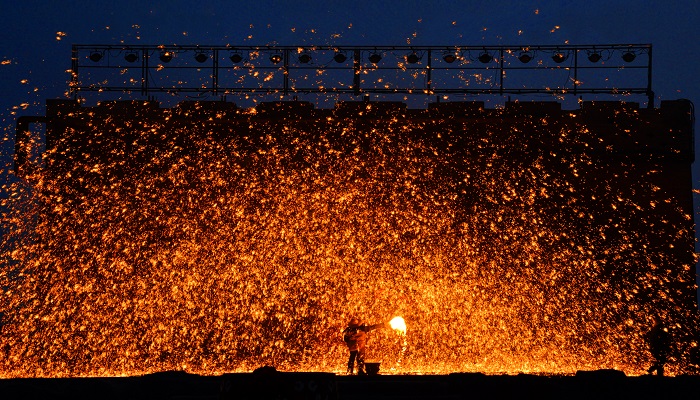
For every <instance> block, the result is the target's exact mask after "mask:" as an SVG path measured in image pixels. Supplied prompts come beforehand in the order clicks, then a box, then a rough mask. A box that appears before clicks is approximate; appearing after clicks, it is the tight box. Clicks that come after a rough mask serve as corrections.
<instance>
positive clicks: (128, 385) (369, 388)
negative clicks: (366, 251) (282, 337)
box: [0, 370, 700, 400]
mask: <svg viewBox="0 0 700 400" xmlns="http://www.w3.org/2000/svg"><path fill="white" fill-rule="evenodd" d="M699 394H700V376H677V377H657V376H639V377H627V376H625V375H624V373H622V372H619V371H612V370H600V371H586V372H579V373H577V374H576V375H575V376H536V375H523V374H521V375H491V376H487V375H484V374H480V373H455V374H449V375H376V376H363V377H358V376H343V375H338V376H336V375H335V374H331V373H282V372H274V371H272V372H269V373H268V372H261V373H245V374H226V375H223V376H199V375H191V374H187V373H184V372H163V373H156V374H151V375H146V376H140V377H128V378H64V379H6V380H0V399H8V400H9V399H12V400H14V399H23V400H24V399H41V400H45V399H59V400H62V399H71V400H74V399H75V400H77V399H115V400H116V399H133V400H141V399H143V400H146V399H148V400H151V399H169V400H198V399H201V400H204V399H207V400H211V399H222V400H225V399H231V400H234V399H236V400H238V399H241V400H244V399H279V400H282V399H290V400H291V399H338V400H340V399H362V400H374V399H472V398H473V399H635V400H637V399H683V398H685V399H697V398H698V395H699Z"/></svg>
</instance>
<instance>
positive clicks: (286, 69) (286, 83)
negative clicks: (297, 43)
mask: <svg viewBox="0 0 700 400" xmlns="http://www.w3.org/2000/svg"><path fill="white" fill-rule="evenodd" d="M283 56H284V89H283V94H284V95H285V96H286V95H287V94H289V49H284V53H283Z"/></svg>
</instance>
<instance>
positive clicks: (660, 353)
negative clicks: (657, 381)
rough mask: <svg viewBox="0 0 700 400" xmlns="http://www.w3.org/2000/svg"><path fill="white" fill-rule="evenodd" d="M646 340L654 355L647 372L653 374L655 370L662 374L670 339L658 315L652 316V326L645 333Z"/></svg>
mask: <svg viewBox="0 0 700 400" xmlns="http://www.w3.org/2000/svg"><path fill="white" fill-rule="evenodd" d="M647 340H648V341H649V349H650V350H651V355H652V356H653V357H654V364H653V365H652V366H651V367H649V369H648V370H647V372H649V373H650V374H653V373H654V371H656V373H657V374H658V375H659V376H663V374H664V364H666V358H667V356H668V350H669V346H670V344H671V340H670V335H669V332H668V328H667V327H666V326H665V325H664V323H663V321H662V320H661V318H659V317H658V316H657V317H654V327H653V328H651V330H650V331H649V333H648V334H647Z"/></svg>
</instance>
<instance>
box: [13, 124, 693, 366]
mask: <svg viewBox="0 0 700 400" xmlns="http://www.w3.org/2000/svg"><path fill="white" fill-rule="evenodd" d="M78 117H79V118H83V117H85V118H83V119H81V120H80V121H78V122H77V123H80V124H85V121H87V125H80V127H81V129H72V128H71V129H68V130H67V131H66V132H65V135H64V136H63V137H61V138H60V140H59V141H58V142H57V143H58V144H57V148H56V149H51V150H50V152H49V156H48V157H49V159H48V161H49V164H50V165H52V167H51V168H53V169H51V168H49V169H47V170H45V171H43V172H41V173H40V175H39V176H38V177H36V178H37V179H36V182H37V183H36V185H35V187H34V188H33V190H27V188H26V187H25V186H22V185H20V184H15V185H14V186H13V187H12V188H9V189H8V191H9V192H11V194H12V195H11V196H10V197H9V198H8V199H6V200H3V206H6V207H7V209H8V210H9V211H8V212H7V213H6V214H5V215H3V222H5V223H6V226H12V227H13V228H12V229H11V234H10V235H7V236H6V237H3V240H5V242H4V243H2V245H3V246H2V250H3V252H2V254H1V255H2V257H3V260H10V261H8V263H7V265H8V267H7V268H3V269H1V270H0V279H2V281H0V288H2V290H3V292H4V293H3V296H2V298H0V307H2V308H1V309H0V311H2V312H3V313H4V316H3V321H2V322H3V324H4V325H3V326H2V328H3V338H2V340H3V344H4V346H3V347H2V349H3V350H4V356H3V357H2V358H0V376H2V377H17V376H82V375H120V374H128V375H134V374H140V373H148V372H155V371H160V370H167V369H186V370H188V371H192V372H197V373H207V374H212V373H222V372H227V371H246V370H252V369H254V368H256V367H258V366H260V365H265V364H275V365H278V366H280V367H283V368H286V369H287V370H334V369H335V368H339V364H338V361H337V360H338V359H343V358H344V351H345V349H344V348H342V346H337V345H336V344H335V342H333V340H332V338H334V337H335V336H336V335H334V329H335V328H334V323H335V322H334V321H338V320H343V319H344V316H345V315H347V314H348V313H354V314H359V315H366V316H367V318H369V319H375V318H379V317H380V316H382V315H384V316H385V315H390V313H392V312H394V311H397V310H399V312H401V313H402V315H405V316H406V318H408V319H409V320H410V321H411V335H410V337H407V336H406V335H402V336H401V337H400V338H398V337H397V336H396V335H395V334H393V332H389V333H386V332H384V333H378V335H380V334H387V338H388V339H391V340H376V344H377V347H378V348H377V349H376V351H377V353H378V354H384V355H388V356H387V357H389V356H392V355H396V356H397V357H398V359H397V360H385V361H386V363H387V365H394V364H395V365H396V366H397V367H396V371H397V372H399V373H400V372H451V371H465V370H466V371H482V372H504V371H505V372H519V371H526V372H527V371H530V372H550V373H552V372H554V373H573V372H575V371H576V370H577V369H593V368H618V369H623V370H625V371H626V372H630V373H635V372H640V371H643V370H644V364H645V362H647V361H648V360H647V359H645V355H646V354H647V350H646V343H645V342H644V340H643V334H644V329H645V324H646V323H648V322H649V321H648V318H649V317H648V310H647V309H645V303H644V301H643V298H644V296H648V295H649V293H654V295H655V296H656V297H657V298H661V299H668V300H666V301H668V302H670V303H669V304H667V305H666V306H665V308H666V309H668V310H673V309H677V308H679V305H678V304H673V303H672V301H673V300H674V299H675V298H676V297H675V295H674V290H676V285H677V283H678V279H679V278H677V277H674V276H672V275H670V272H664V271H672V268H671V266H672V265H673V263H674V261H675V260H674V259H673V258H672V257H669V256H668V255H667V254H668V253H667V252H664V251H658V248H654V247H651V246H648V245H647V243H649V242H650V240H649V239H650V235H651V234H650V232H651V231H648V230H645V229H643V228H644V226H646V225H652V223H656V224H657V225H659V226H661V227H662V228H659V229H663V231H662V232H663V233H665V235H664V236H663V237H664V238H665V239H664V240H667V241H668V243H667V244H668V245H669V246H670V245H676V244H678V243H682V242H683V238H684V235H685V229H686V228H685V225H684V221H685V219H684V218H685V217H684V216H683V215H682V214H681V213H680V212H679V211H678V210H680V209H681V207H679V206H678V205H677V202H676V201H675V199H674V198H673V196H671V195H669V194H668V193H666V192H665V191H664V190H663V189H658V188H657V187H658V185H662V183H663V182H661V180H662V179H659V177H660V176H662V175H661V174H660V173H659V172H658V171H659V170H661V169H662V168H663V165H662V164H657V165H655V164H654V163H653V162H649V161H647V160H645V161H644V162H637V160H635V159H633V158H629V157H628V158H625V159H623V160H622V161H618V162H615V161H614V160H612V161H611V160H610V159H608V158H606V159H605V160H606V161H605V163H602V162H601V160H600V159H599V157H598V154H597V153H591V152H590V150H588V149H592V148H599V147H603V148H605V146H609V144H608V143H605V142H601V143H599V140H598V138H597V137H595V135H593V134H591V133H590V132H589V127H588V126H586V125H585V124H581V123H579V122H576V121H574V120H573V119H572V120H571V121H566V122H562V121H556V120H555V121H548V125H547V127H544V126H545V124H542V123H541V121H540V120H538V119H536V118H532V119H527V118H525V119H523V120H520V121H518V123H517V129H515V128H513V129H510V128H509V127H507V126H501V125H502V124H501V122H500V121H499V122H498V123H491V122H488V123H487V122H484V125H481V126H480V125H478V124H477V125H474V124H472V123H471V122H469V121H465V120H439V119H438V120H436V121H428V120H418V121H412V120H403V119H384V120H376V121H374V120H373V121H372V122H371V125H370V127H368V126H366V125H365V126H363V125H362V122H361V121H358V120H353V119H352V118H350V119H343V118H338V119H334V120H331V119H329V120H325V119H323V120H319V121H312V123H311V124H309V125H304V123H299V122H295V121H294V120H290V121H283V120H280V121H275V120H274V119H270V118H267V117H261V118H259V119H256V118H258V117H257V116H255V115H251V116H250V118H251V119H250V123H247V121H246V123H240V122H236V124H238V125H236V124H234V125H229V126H233V127H234V128H220V129H221V131H222V132H228V131H225V130H224V129H230V130H231V131H230V132H232V133H235V134H230V135H227V134H225V135H220V136H217V135H218V133H217V134H215V132H216V129H219V128H216V129H215V127H211V126H210V125H206V124H204V125H203V126H204V128H202V127H199V126H195V125H194V124H192V125H185V124H186V122H182V124H183V125H177V123H176V122H172V121H171V122H163V123H159V122H157V121H156V122H154V121H151V120H148V119H146V120H134V119H125V120H117V119H113V120H110V119H109V118H104V119H102V117H101V116H98V117H96V118H95V119H90V118H87V117H86V116H85V115H79V116H78ZM98 118H99V119H98ZM226 123H227V124H228V123H229V122H226ZM211 124H212V125H213V124H214V123H211ZM314 124H315V125H314ZM110 127H115V128H114V131H115V132H117V133H119V134H113V133H114V132H111V131H110ZM321 132H322V133H321ZM435 132H440V134H439V135H437V136H436V137H431V136H430V135H431V134H433V133H435ZM86 137H88V138H89V141H86V139H85V138H86ZM552 143H554V144H552ZM81 146H82V147H81ZM547 146H550V147H549V148H548V147H547ZM559 149H565V150H567V151H559ZM569 149H586V150H582V151H581V153H576V152H574V151H568V150H569ZM58 155H60V157H59V156H58ZM51 157H54V158H51ZM655 180H658V181H659V182H656V183H655ZM643 196H646V197H644V199H647V200H648V201H647V202H641V201H639V199H640V198H642V197H643ZM660 209H662V210H664V211H663V212H664V213H665V215H664V218H665V220H664V221H662V222H663V223H659V222H658V221H656V220H655V219H654V218H656V216H657V213H661V212H662V211H659V210H660ZM679 221H680V222H679ZM648 264H651V265H652V267H653V268H651V269H645V268H641V267H640V266H642V265H648ZM385 287H395V288H396V289H397V290H396V291H393V292H390V291H382V290H380V289H381V288H385ZM353 307H354V308H353ZM372 313H374V314H372ZM392 328H393V326H392ZM394 329H397V328H394ZM405 329H406V328H405V321H404V325H403V332H405ZM385 331H386V330H385ZM396 339H400V340H396ZM406 343H408V345H409V347H410V348H411V352H410V353H408V354H405V352H404V349H405V348H406V346H407V345H406ZM647 357H648V356H647ZM341 368H342V367H341Z"/></svg>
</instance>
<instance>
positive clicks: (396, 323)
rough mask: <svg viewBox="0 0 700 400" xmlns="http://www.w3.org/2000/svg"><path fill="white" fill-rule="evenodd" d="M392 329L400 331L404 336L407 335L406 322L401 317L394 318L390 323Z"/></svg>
mask: <svg viewBox="0 0 700 400" xmlns="http://www.w3.org/2000/svg"><path fill="white" fill-rule="evenodd" d="M389 325H390V326H391V329H393V330H395V331H399V333H401V334H402V335H405V334H406V321H404V319H403V318H401V317H394V318H392V319H391V321H389Z"/></svg>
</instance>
